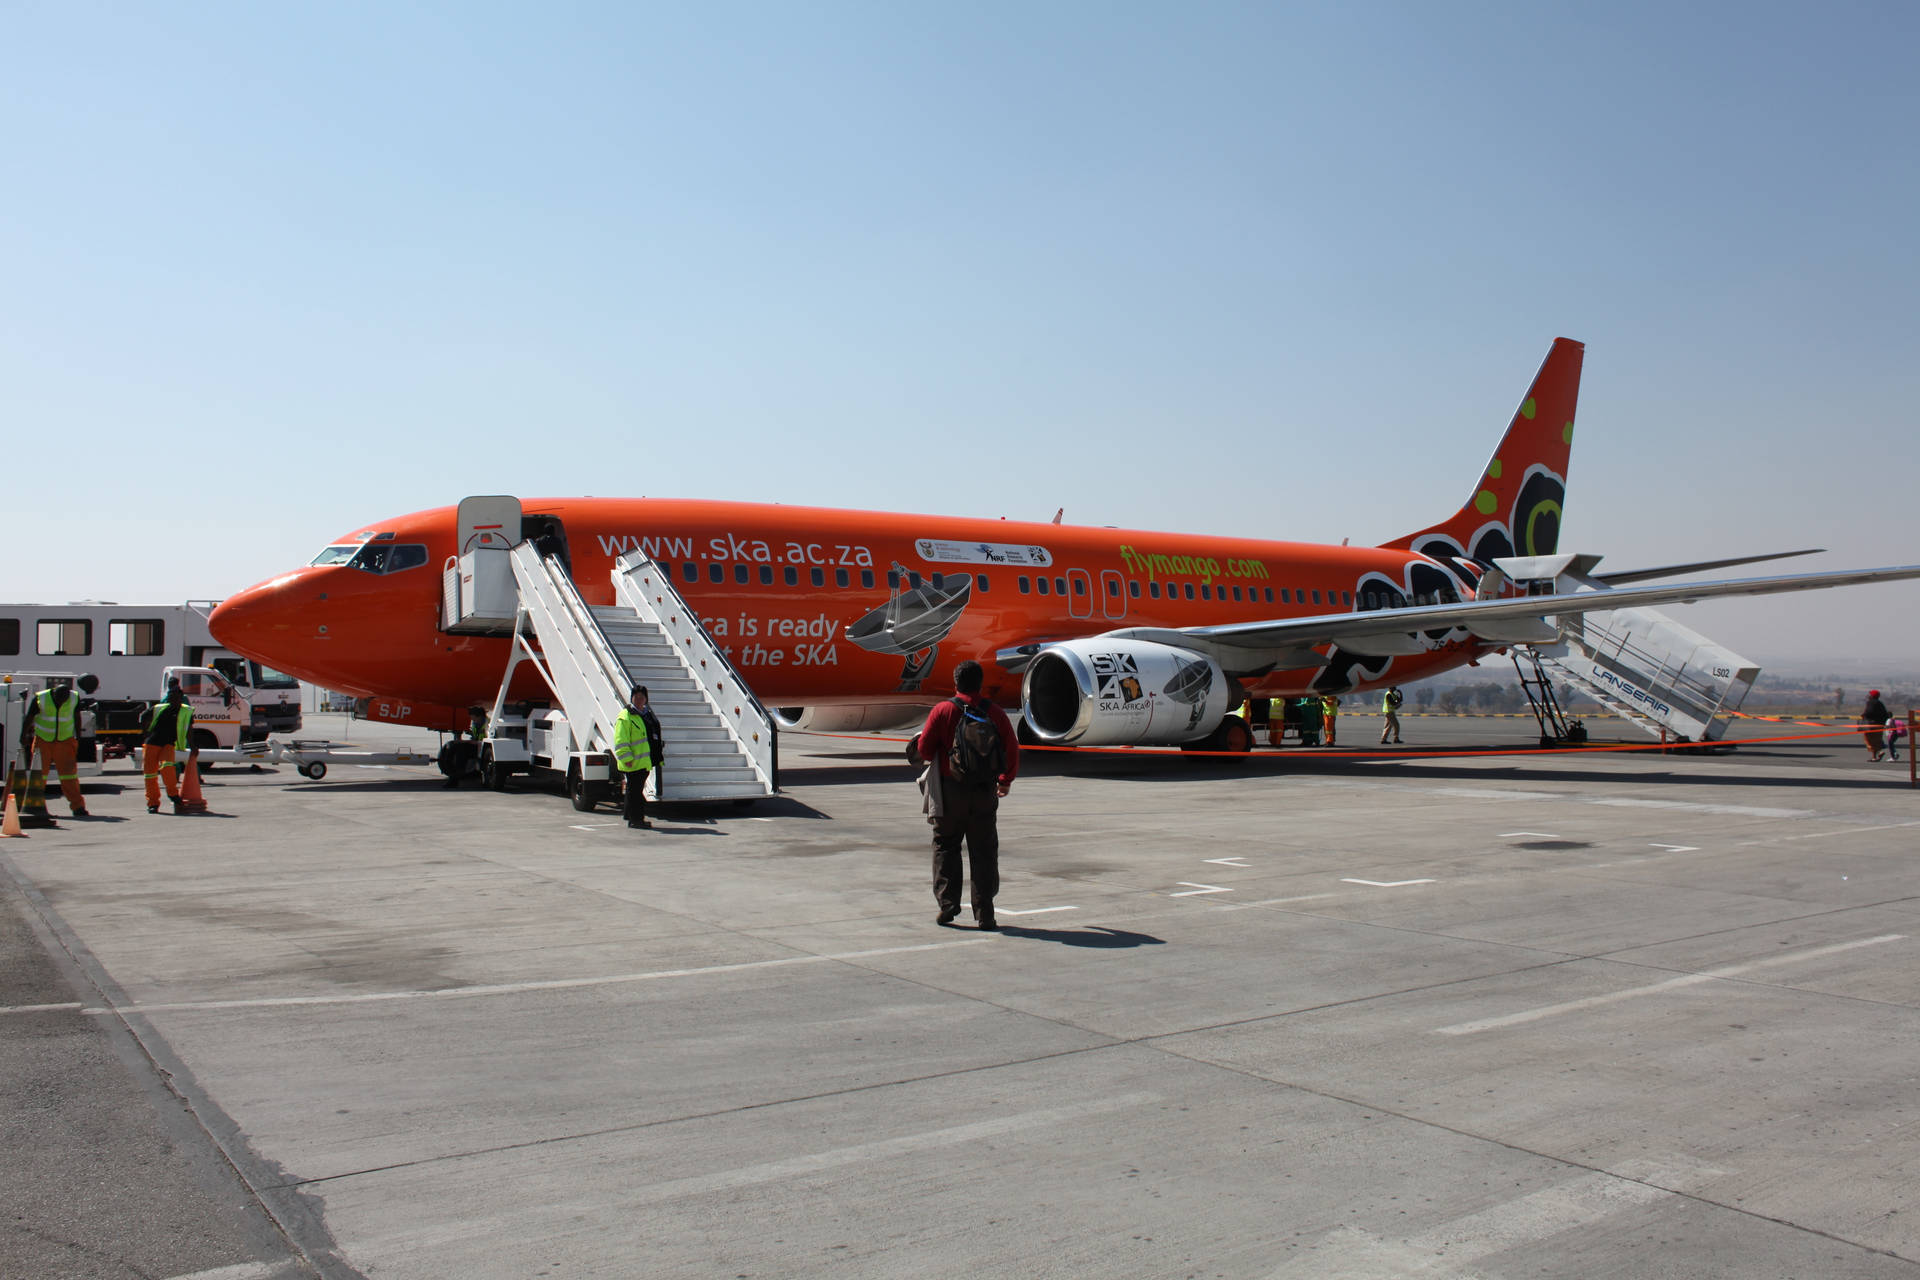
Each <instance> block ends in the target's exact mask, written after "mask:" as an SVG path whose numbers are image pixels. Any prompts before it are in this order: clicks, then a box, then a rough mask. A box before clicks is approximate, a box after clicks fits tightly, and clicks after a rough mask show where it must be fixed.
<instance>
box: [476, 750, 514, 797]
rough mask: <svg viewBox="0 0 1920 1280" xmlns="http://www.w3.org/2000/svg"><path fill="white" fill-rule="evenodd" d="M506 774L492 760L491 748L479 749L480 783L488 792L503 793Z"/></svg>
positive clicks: (500, 766) (505, 785)
mask: <svg viewBox="0 0 1920 1280" xmlns="http://www.w3.org/2000/svg"><path fill="white" fill-rule="evenodd" d="M507 777H508V773H507V770H506V769H505V767H503V766H502V765H500V764H498V763H497V762H496V761H495V760H494V758H493V748H492V747H482V748H481V749H480V782H481V785H483V786H485V787H486V789H487V790H489V791H505V790H506V789H507Z"/></svg>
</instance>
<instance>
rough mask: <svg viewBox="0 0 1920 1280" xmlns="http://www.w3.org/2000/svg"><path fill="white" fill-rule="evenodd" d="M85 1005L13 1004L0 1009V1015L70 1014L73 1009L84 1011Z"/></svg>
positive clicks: (76, 1003) (78, 1003)
mask: <svg viewBox="0 0 1920 1280" xmlns="http://www.w3.org/2000/svg"><path fill="white" fill-rule="evenodd" d="M84 1008H86V1006H85V1005H83V1004H81V1003H80V1002H79V1001H78V1000H75V1001H73V1002H71V1003H69V1004H15V1005H7V1006H4V1007H0V1014H8V1013H71V1012H72V1011H73V1010H75V1009H84Z"/></svg>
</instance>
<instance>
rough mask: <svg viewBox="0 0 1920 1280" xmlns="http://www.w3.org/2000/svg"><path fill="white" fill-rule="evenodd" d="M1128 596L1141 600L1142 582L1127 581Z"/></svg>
mask: <svg viewBox="0 0 1920 1280" xmlns="http://www.w3.org/2000/svg"><path fill="white" fill-rule="evenodd" d="M1127 594H1128V595H1130V596H1132V597H1133V598H1134V599H1135V600H1138V599H1139V598H1140V580H1139V579H1138V578H1129V579H1127Z"/></svg>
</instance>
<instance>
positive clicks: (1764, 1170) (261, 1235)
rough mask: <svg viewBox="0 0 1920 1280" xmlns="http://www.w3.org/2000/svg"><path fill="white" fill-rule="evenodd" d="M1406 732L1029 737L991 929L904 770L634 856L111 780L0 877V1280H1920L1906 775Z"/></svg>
mask: <svg viewBox="0 0 1920 1280" xmlns="http://www.w3.org/2000/svg"><path fill="white" fill-rule="evenodd" d="M310 720H311V721H313V723H310V724H309V726H308V729H307V730H306V731H305V732H304V733H303V736H334V737H344V736H346V726H344V725H343V724H341V723H339V722H338V721H337V720H334V718H331V717H310ZM329 721H333V723H331V724H330V723H328V722H329ZM1379 723H1380V722H1379V720H1378V718H1377V717H1373V716H1367V715H1343V716H1342V717H1341V721H1340V726H1341V730H1342V734H1341V737H1342V743H1343V747H1345V748H1347V749H1348V750H1351V751H1353V752H1355V753H1354V754H1345V753H1342V752H1335V751H1325V750H1321V751H1313V750H1303V749H1297V748H1288V749H1286V750H1284V751H1279V752H1272V751H1262V752H1259V753H1256V755H1255V756H1254V757H1252V758H1250V759H1242V760H1220V759H1210V758H1199V757H1192V756H1181V755H1178V754H1171V755H1169V754H1159V753H1146V752H1115V753H1085V754H1079V753H1076V754H1069V755H1063V754H1059V753H1039V752H1031V753H1028V754H1027V756H1026V759H1025V761H1024V764H1025V767H1024V769H1023V771H1022V775H1021V778H1020V780H1019V782H1018V783H1017V784H1016V786H1015V787H1014V790H1013V794H1012V795H1011V796H1010V797H1009V798H1008V800H1006V801H1005V802H1003V805H1002V809H1001V830H1002V838H1003V854H1002V867H1003V873H1004V879H1005V884H1004V887H1003V889H1002V891H1001V895H1000V898H999V916H1000V922H1001V924H1002V926H1003V928H1002V929H1001V930H1000V931H999V932H998V933H989V932H984V931H980V930H976V929H972V928H968V927H957V928H941V927H938V926H936V924H935V923H934V918H933V917H934V910H935V908H934V902H933V898H932V893H931V889H930V887H929V856H928V846H927V834H928V833H927V827H926V825H925V822H924V819H923V818H922V816H921V814H920V812H919V807H918V795H917V792H916V791H915V789H914V787H913V785H912V781H911V777H912V775H911V772H910V770H909V769H908V768H907V766H906V765H905V764H904V762H903V761H902V759H901V756H900V751H899V744H898V743H897V742H895V741H891V740H886V739H883V738H878V737H873V736H860V737H849V738H835V737H826V736H816V735H807V734H798V733H793V734H787V735H784V736H783V738H782V742H781V760H782V786H783V794H782V795H781V796H779V797H777V798H775V799H773V800H770V801H765V802H761V803H759V804H756V805H754V806H752V807H747V808H736V807H732V806H722V807H683V808H674V807H672V806H668V807H667V808H665V809H664V810H662V811H661V812H659V813H657V814H656V828H655V830H653V831H649V832H630V831H629V830H627V829H626V827H625V826H624V825H623V824H621V822H620V821H619V818H618V816H617V815H616V814H613V813H611V812H610V811H608V810H606V809H605V808H602V809H601V810H600V811H599V812H597V813H592V814H583V813H578V812H576V811H575V810H574V809H573V808H572V807H571V806H570V805H569V804H568V802H567V801H566V799H565V798H563V797H562V796H560V795H558V794H557V793H545V792H540V791H535V790H531V789H516V790H511V791H508V792H505V793H493V792H487V791H482V790H479V789H477V788H475V787H471V786H470V787H468V788H463V789H460V790H448V789H446V788H445V787H444V786H443V785H442V781H441V779H440V778H439V777H438V775H436V774H431V773H430V772H428V771H425V770H419V769H406V768H389V769H373V768H363V767H354V766H336V767H334V768H333V769H332V770H331V771H330V772H329V773H328V775H327V777H326V778H325V780H323V781H319V782H310V781H307V780H305V779H303V778H300V777H299V776H298V775H296V774H295V773H294V772H293V770H292V769H291V768H286V769H281V770H278V771H274V770H260V771H253V770H245V769H228V768H222V769H220V770H219V771H217V772H215V773H213V774H212V775H211V776H209V777H208V778H207V779H206V780H205V783H206V795H207V798H208V800H209V801H210V804H211V809H212V812H211V813H210V814H209V815H207V816H201V817H195V816H174V815H171V814H163V815H160V816H149V815H148V814H147V813H146V812H145V806H144V803H143V802H142V800H141V798H140V794H139V785H140V784H139V777H138V774H137V771H130V770H129V769H128V768H127V766H126V765H125V764H124V763H122V764H119V765H117V766H113V767H110V768H109V771H108V772H107V774H106V775H105V776H104V777H102V778H100V779H95V780H92V781H90V782H89V783H88V784H87V788H86V789H87V792H88V803H89V805H90V806H91V807H92V809H93V811H94V813H95V814H96V815H98V816H96V817H95V818H93V819H91V820H88V821H69V820H62V821H61V823H60V829H59V830H57V831H35V832H32V833H31V835H30V838H29V839H25V840H8V841H4V842H0V899H3V900H4V902H3V904H0V1152H4V1153H5V1166H6V1167H5V1172H6V1174H7V1175H8V1176H6V1177H5V1178H3V1179H0V1210H3V1211H4V1212H3V1213H0V1276H5V1277H7V1278H8V1280H43V1278H44V1280H64V1278H66V1277H115V1278H118V1277H146V1278H152V1280H160V1278H163V1277H164V1278H173V1277H193V1278H194V1280H292V1278H294V1277H314V1276H322V1277H328V1278H329V1280H338V1278H344V1277H377V1278H379V1280H390V1278H404V1280H414V1278H420V1280H426V1278H436V1277H448V1278H451V1277H460V1278H461V1280H490V1278H494V1277H502V1278H505V1277H512V1278H516V1280H517V1278H520V1277H536V1276H552V1277H583V1276H586V1277H601V1276H688V1277H708V1276H712V1277H734V1278H738V1277H773V1276H782V1277H785V1276H813V1275H822V1276H824V1275H829V1274H830V1275H833V1276H836V1277H845V1276H900V1275H916V1276H960V1275H966V1276H974V1277H978V1276H1021V1277H1031V1276H1062V1277H1065V1276H1076V1277H1077V1276H1087V1275H1096V1274H1097V1275H1101V1276H1142V1277H1146V1276H1152V1277H1163V1276H1192V1277H1255V1278H1259V1280H1292V1278H1305V1277H1343V1278H1358V1277H1401V1276H1413V1275H1418V1276H1422V1277H1486V1278H1494V1277H1520V1276H1527V1277H1594V1276H1609V1277H1677V1276H1684V1277H1720V1276H1724V1277H1740V1278H1741V1280H1753V1278H1754V1277H1896V1276H1898V1277H1916V1276H1920V1213H1916V1212H1915V1210H1914V1209H1913V1208H1912V1203H1913V1200H1914V1190H1915V1183H1916V1179H1917V1178H1920V1096H1917V1093H1916V1078H1917V1077H1920V1055H1917V1054H1916V1048H1920V995H1917V994H1916V993H1917V992H1920V860H1917V859H1916V858H1915V857H1914V853H1915V834H1916V832H1920V791H1915V790H1913V789H1911V788H1910V787H1909V785H1908V782H1909V773H1908V764H1907V762H1906V761H1905V759H1904V758H1903V759H1902V760H1901V761H1900V762H1899V763H1897V764H1894V763H1879V764H1874V763H1870V762H1869V761H1868V760H1867V756H1866V752H1865V751H1864V750H1863V749H1862V747H1861V746H1860V744H1859V740H1858V739H1857V738H1851V737H1845V736H1841V737H1833V736H1815V737H1795V738H1791V739H1789V740H1786V741H1778V742H1767V743H1749V744H1748V745H1745V746H1742V747H1741V748H1740V749H1738V750H1736V751H1732V752H1729V753H1722V754H1659V753H1647V752H1618V751H1605V750H1601V751H1593V752H1586V753H1579V754H1541V753H1537V752H1528V751H1526V750H1525V748H1528V747H1530V746H1532V745H1533V739H1534V738H1535V737H1536V736H1537V735H1536V732H1535V730H1534V728H1533V726H1532V724H1531V722H1516V721H1513V720H1510V719H1489V720H1473V719H1457V720H1456V719H1439V718H1431V717H1428V718H1420V719H1413V718H1409V719H1408V721H1407V736H1408V742H1407V743H1406V745H1404V746H1403V747H1401V748H1398V749H1395V750H1394V751H1393V753H1392V754H1387V755H1384V756H1383V755H1375V754H1369V753H1371V752H1373V751H1374V750H1375V748H1374V747H1373V745H1372V744H1373V742H1374V740H1375V739H1376V738H1377V736H1378V733H1379ZM1596 732H1597V733H1602V734H1605V733H1613V732H1621V733H1625V732H1630V731H1626V730H1618V729H1613V728H1599V729H1597V730H1596ZM1822 732H1823V731H1821V730H1817V729H1806V728H1795V727H1792V726H1774V725H1746V726H1742V727H1741V730H1740V733H1741V735H1742V736H1747V737H1753V736H1756V735H1794V734H1819V733H1822ZM352 734H353V735H354V736H355V738H356V740H357V741H358V742H360V743H362V744H363V745H375V746H378V745H389V744H391V745H401V744H411V745H417V744H418V743H419V742H420V741H421V740H422V737H423V735H420V734H418V733H417V732H416V731H412V730H405V729H395V728H391V727H387V726H379V725H355V726H352ZM425 736H426V737H428V738H430V735H425ZM1623 740H1624V741H1633V742H1638V741H1640V740H1639V739H1623ZM1600 745H1605V744H1600ZM1492 747H1510V748H1513V751H1512V753H1503V754H1478V752H1480V751H1482V750H1483V749H1486V748H1492ZM1449 752H1453V753H1455V754H1448V753H1449ZM1903 754H1904V753H1903ZM54 811H55V814H56V816H58V815H59V814H60V813H61V812H63V811H64V806H63V805H61V804H60V803H59V802H57V801H56V802H55V804H54ZM965 921H966V917H965V916H963V917H962V922H963V925H964V922H965Z"/></svg>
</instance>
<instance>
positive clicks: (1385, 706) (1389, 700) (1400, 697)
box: [1380, 685, 1406, 746]
mask: <svg viewBox="0 0 1920 1280" xmlns="http://www.w3.org/2000/svg"><path fill="white" fill-rule="evenodd" d="M1404 701H1406V697H1405V695H1404V694H1402V693H1401V692H1400V686H1399V685H1395V686H1393V688H1391V689H1389V690H1387V692H1386V696H1385V697H1383V698H1381V699H1380V712H1381V714H1382V715H1384V716H1386V718H1387V723H1386V724H1385V726H1383V727H1382V728H1381V730H1380V743H1381V745H1382V746H1385V745H1386V741H1387V735H1388V734H1392V735H1393V740H1394V741H1395V742H1398V741H1400V704H1401V703H1402V702H1404Z"/></svg>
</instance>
